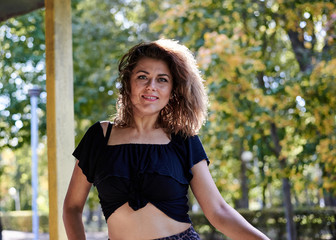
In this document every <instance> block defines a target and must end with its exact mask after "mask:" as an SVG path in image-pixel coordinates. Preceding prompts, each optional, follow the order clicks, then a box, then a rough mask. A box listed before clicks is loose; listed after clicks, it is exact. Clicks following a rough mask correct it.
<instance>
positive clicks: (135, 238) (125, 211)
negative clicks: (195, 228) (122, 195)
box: [107, 203, 190, 240]
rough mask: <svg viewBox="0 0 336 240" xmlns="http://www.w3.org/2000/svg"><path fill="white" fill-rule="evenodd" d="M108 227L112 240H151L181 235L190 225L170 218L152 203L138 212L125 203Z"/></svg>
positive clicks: (108, 223) (109, 220)
mask: <svg viewBox="0 0 336 240" xmlns="http://www.w3.org/2000/svg"><path fill="white" fill-rule="evenodd" d="M107 226H108V234H109V238H110V240H129V239H132V240H149V239H156V238H162V237H168V236H171V235H175V234H178V233H181V232H183V231H185V230H187V229H188V228H189V227H190V223H184V222H178V221H176V220H174V219H172V218H170V217H168V216H167V215H166V214H164V213H163V212H162V211H160V210H159V209H158V208H156V207H155V206H154V205H153V204H151V203H148V204H147V205H146V206H145V207H143V208H141V209H139V210H137V211H134V210H133V209H132V208H131V207H130V206H129V205H128V203H125V204H124V205H122V206H121V207H120V208H118V209H117V210H116V211H115V212H114V213H113V214H112V215H111V216H110V217H109V218H108V219H107Z"/></svg>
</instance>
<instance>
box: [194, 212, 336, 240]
mask: <svg viewBox="0 0 336 240" xmlns="http://www.w3.org/2000/svg"><path fill="white" fill-rule="evenodd" d="M238 211H239V213H240V214H241V215H243V216H244V218H245V219H246V220H247V221H249V222H250V223H251V224H252V225H253V226H255V227H256V228H258V229H260V230H262V231H263V232H264V233H265V234H267V236H269V237H270V238H271V239H274V240H280V239H286V219H285V213H284V210H283V209H282V208H271V209H263V210H256V211H251V210H238ZM190 217H191V219H192V222H193V225H194V228H195V229H196V230H197V231H198V232H200V233H201V234H202V235H203V238H202V239H205V240H206V239H227V238H226V237H225V236H223V235H222V234H221V233H219V232H218V231H217V230H216V229H215V228H214V227H213V226H212V225H211V224H210V223H209V222H208V220H207V219H206V218H205V216H204V215H203V214H202V213H193V214H191V216H190ZM294 219H295V225H296V229H297V232H298V236H299V238H298V239H307V240H308V239H333V237H335V236H336V227H335V226H336V209H335V208H326V209H325V208H323V209H321V208H313V209H312V208H299V209H296V210H295V213H294Z"/></svg>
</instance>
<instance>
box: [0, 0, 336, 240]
mask: <svg viewBox="0 0 336 240" xmlns="http://www.w3.org/2000/svg"><path fill="white" fill-rule="evenodd" d="M72 9H73V12H72V14H73V26H72V27H73V58H74V85H75V86H74V94H75V95H74V97H75V102H74V105H75V120H76V134H77V137H76V143H78V141H79V140H80V138H81V137H82V136H83V134H84V132H85V131H86V129H87V128H88V127H89V126H90V125H91V124H92V123H94V122H95V121H97V120H104V119H108V118H110V116H111V115H113V113H114V110H115V101H116V98H117V88H118V83H117V74H118V73H117V66H118V60H119V59H120V57H121V56H122V55H123V54H124V53H125V52H126V51H127V49H129V48H130V47H131V46H133V45H134V44H136V43H138V42H140V41H146V40H153V39H157V38H160V37H165V38H173V39H176V40H179V41H180V42H181V43H183V44H185V45H186V46H187V47H189V48H190V49H191V50H192V51H193V53H194V54H195V56H196V57H197V59H198V62H199V66H200V70H201V71H202V73H203V75H204V78H205V85H206V88H207V91H208V93H209V96H210V103H209V117H208V121H207V123H206V125H205V126H204V127H203V128H202V130H201V133H200V137H201V139H202V141H203V144H204V146H205V148H206V150H207V153H208V155H209V157H210V159H211V165H210V167H211V171H212V175H213V177H214V179H215V181H216V184H217V186H218V188H219V189H220V191H221V193H222V195H223V197H224V199H225V200H226V201H228V202H229V203H230V204H232V205H233V206H234V207H236V208H245V209H251V210H258V209H266V208H274V207H282V206H284V207H285V209H286V211H285V214H286V217H287V230H288V232H289V235H291V236H292V238H291V239H295V235H296V233H295V228H294V224H295V223H294V220H293V219H294V217H293V214H294V213H293V212H294V210H295V209H299V208H303V207H306V208H311V209H313V208H316V207H322V208H326V207H336V114H335V113H336V96H335V93H336V82H335V76H336V44H335V41H336V28H335V26H336V4H335V3H334V1H333V0H324V1H322V0H320V1H319V0H300V1H294V0H288V1H284V0H255V1H254V0H239V1H233V0H222V1H211V0H182V1H181V0H179V1H177V0H160V1H158V0H152V1H141V0H118V1H110V0H81V1H79V0H75V1H72ZM44 51H45V45H44V11H43V10H38V11H35V12H32V13H30V14H27V15H24V16H21V17H17V18H13V19H9V20H8V21H5V22H2V23H1V25H0V56H1V58H0V68H1V71H0V111H1V113H0V149H1V158H0V180H1V185H0V199H1V202H0V209H1V210H2V211H8V210H14V204H13V200H12V199H11V198H10V197H9V196H8V190H9V188H10V187H13V186H14V187H15V188H16V189H18V190H19V193H20V201H21V207H22V208H23V209H30V207H31V206H30V199H31V197H30V196H31V193H30V168H29V162H30V158H29V154H28V153H29V152H30V151H29V147H28V146H29V143H30V104H29V98H28V97H27V96H28V89H29V88H30V87H31V86H32V85H38V86H40V87H41V88H42V89H43V91H42V93H41V96H40V103H39V117H40V126H39V130H40V137H41V138H40V139H41V140H40V142H41V144H40V147H39V152H40V160H39V161H40V165H39V167H40V180H39V181H40V185H41V186H40V192H41V195H40V200H39V203H40V205H41V208H42V209H44V210H43V211H45V212H47V211H48V209H47V202H48V201H47V194H45V192H46V191H47V184H46V181H47V176H46V171H45V169H46V164H47V159H46V146H45V143H46V141H45V138H46V136H45V134H46V131H45V130H46V120H45V110H46V109H45V101H46V92H45V78H46V77H45V53H44ZM8 149H10V150H11V151H9V150H8ZM246 153H248V155H251V157H250V158H247V159H244V157H242V156H244V154H245V155H246ZM246 160H247V161H246ZM90 199H91V200H94V199H96V195H95V194H90ZM92 202H95V201H89V203H91V204H89V205H90V208H91V209H94V208H96V205H95V204H92ZM97 204H98V203H97ZM334 221H335V220H334ZM334 237H335V236H334Z"/></svg>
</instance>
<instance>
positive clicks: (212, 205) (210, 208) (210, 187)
mask: <svg viewBox="0 0 336 240" xmlns="http://www.w3.org/2000/svg"><path fill="white" fill-rule="evenodd" d="M191 171H192V173H193V178H192V180H191V182H190V186H191V189H192V191H193V193H194V195H195V197H196V199H197V201H198V203H199V204H200V206H201V208H202V210H203V212H204V214H205V216H206V218H207V219H208V220H209V222H210V223H211V224H212V225H213V226H214V227H215V228H216V229H218V230H219V231H220V232H222V233H223V234H225V235H226V236H228V237H230V238H231V239H233V240H234V239H245V240H249V239H251V240H252V239H262V240H264V239H268V240H269V238H268V237H266V236H265V235H264V234H263V233H262V232H260V231H259V230H258V229H256V228H255V227H253V226H252V225H251V224H250V223H249V222H247V221H246V220H245V219H244V218H243V217H242V216H241V215H240V214H239V213H238V212H237V211H236V210H234V209H233V208H232V207H231V206H230V205H229V204H227V203H226V202H225V200H224V199H223V198H222V196H221V194H220V192H219V191H218V189H217V187H216V185H215V183H214V181H213V179H212V176H211V174H210V172H209V168H208V166H207V163H206V161H205V160H203V161H201V162H199V163H197V164H196V165H194V166H193V167H192V169H191Z"/></svg>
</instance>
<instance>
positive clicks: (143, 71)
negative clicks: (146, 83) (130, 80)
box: [136, 70, 149, 74]
mask: <svg viewBox="0 0 336 240" xmlns="http://www.w3.org/2000/svg"><path fill="white" fill-rule="evenodd" d="M141 72H142V73H146V74H149V72H147V71H145V70H139V71H137V72H136V73H141Z"/></svg>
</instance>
